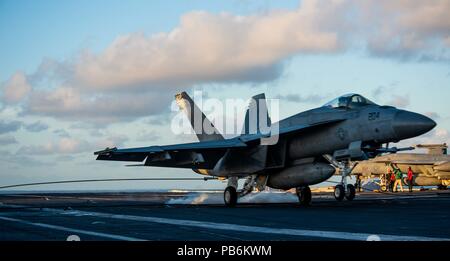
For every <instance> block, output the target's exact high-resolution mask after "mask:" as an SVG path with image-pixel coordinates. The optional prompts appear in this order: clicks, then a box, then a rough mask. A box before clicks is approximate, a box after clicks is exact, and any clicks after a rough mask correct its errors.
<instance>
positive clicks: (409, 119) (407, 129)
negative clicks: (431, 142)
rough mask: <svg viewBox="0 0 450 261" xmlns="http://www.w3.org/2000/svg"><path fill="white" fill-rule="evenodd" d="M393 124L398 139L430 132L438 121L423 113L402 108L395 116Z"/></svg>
mask: <svg viewBox="0 0 450 261" xmlns="http://www.w3.org/2000/svg"><path fill="white" fill-rule="evenodd" d="M392 126H393V128H394V132H395V134H396V135H397V138H398V139H407V138H412V137H416V136H419V135H421V134H424V133H426V132H428V131H429V130H431V129H433V128H434V126H436V122H434V121H433V120H432V119H430V118H428V117H426V116H424V115H422V114H418V113H414V112H410V111H403V110H400V111H398V112H397V114H396V115H395V116H394V122H393V124H392Z"/></svg>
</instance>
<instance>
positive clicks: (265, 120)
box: [242, 93, 271, 135]
mask: <svg viewBox="0 0 450 261" xmlns="http://www.w3.org/2000/svg"><path fill="white" fill-rule="evenodd" d="M270 125H271V121H270V117H269V111H268V108H267V102H266V96H265V95H264V93H261V94H258V95H255V96H253V97H252V98H251V99H250V103H249V105H248V108H247V111H246V113H245V119H244V125H243V126H242V134H243V135H246V134H257V133H260V134H268V133H270Z"/></svg>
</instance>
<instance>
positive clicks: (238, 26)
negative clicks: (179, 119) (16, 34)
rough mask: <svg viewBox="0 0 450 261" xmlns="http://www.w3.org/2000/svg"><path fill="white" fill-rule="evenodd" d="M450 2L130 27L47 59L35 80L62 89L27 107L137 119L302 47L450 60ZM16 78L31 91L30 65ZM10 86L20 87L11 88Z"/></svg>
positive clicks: (316, 5) (66, 115)
mask: <svg viewBox="0 0 450 261" xmlns="http://www.w3.org/2000/svg"><path fill="white" fill-rule="evenodd" d="M449 10H450V1H448V0H430V1H414V0H400V1H388V0H379V1H378V0H368V1H356V0H334V1H323V0H304V1H301V4H300V6H299V7H298V8H297V9H295V10H272V11H267V12H264V13H258V14H254V15H247V16H240V15H233V14H230V13H219V14H216V13H209V12H203V11H194V12H190V13H187V14H185V15H183V16H182V17H181V19H180V23H179V25H178V26H176V27H175V28H174V29H173V30H171V31H169V32H161V33H158V34H154V35H150V36H147V35H144V34H143V33H140V32H135V33H129V34H124V35H121V36H118V37H117V38H116V39H115V40H114V41H112V43H111V44H110V45H109V46H108V47H107V48H105V49H104V50H102V51H99V52H98V53H94V52H92V51H90V50H85V51H83V52H81V53H79V54H77V55H75V58H73V59H70V60H64V61H62V62H57V61H55V60H52V59H45V60H44V62H43V63H42V65H41V66H40V67H39V68H38V70H37V71H36V72H35V73H33V74H31V75H30V76H29V78H30V79H31V81H32V82H33V84H34V83H35V82H39V81H41V80H42V79H46V81H48V80H49V79H50V80H51V79H53V81H54V82H55V85H56V86H58V87H56V88H53V89H52V88H46V89H45V90H42V89H39V88H37V87H36V86H33V88H34V90H32V91H31V92H32V93H31V95H30V99H29V100H28V101H27V103H26V105H25V106H24V108H25V110H24V114H35V115H43V116H51V117H55V118H63V119H70V120H74V119H75V120H78V121H86V120H88V121H93V122H96V123H101V124H104V123H110V122H115V121H123V120H131V119H135V118H137V117H142V116H149V115H155V114H158V113H160V112H162V111H163V110H164V108H167V106H168V104H169V101H170V100H171V99H173V95H174V93H175V92H177V91H179V90H184V89H189V88H191V87H193V86H194V85H198V84H203V83H214V82H221V83H229V82H239V83H242V82H268V81H272V80H275V79H277V78H279V77H280V75H281V74H282V72H283V65H284V64H285V61H287V60H288V59H290V58H291V57H293V56H295V55H298V54H314V53H339V52H344V51H347V50H349V49H352V48H360V47H361V46H362V47H364V48H365V49H367V50H368V52H369V53H370V54H372V55H374V56H380V57H388V58H393V59H401V60H407V59H415V60H428V61H430V60H435V61H450V53H449V52H450V50H449V45H448V42H449V40H448V39H449V35H450V22H449V21H450V19H447V16H448V11H449ZM300 73H301V72H300ZM9 82H10V83H11V84H9V85H8V84H6V85H7V86H16V85H17V86H21V87H20V88H12V87H10V88H5V93H4V99H5V100H9V101H10V102H13V101H15V102H17V101H20V100H21V99H23V98H24V97H25V96H27V93H28V92H30V91H29V89H30V86H29V84H28V83H27V81H26V76H25V75H24V74H23V73H17V74H15V75H14V76H13V77H12V78H11V79H10V81H9ZM12 83H16V84H12ZM9 89H10V90H15V91H16V92H17V93H16V92H12V91H11V93H10V94H6V93H7V92H6V90H9ZM19 90H21V91H19ZM291 98H295V97H291ZM393 102H394V103H395V104H396V105H398V106H399V107H404V106H406V105H408V103H409V101H408V99H406V98H401V97H397V98H396V99H394V100H393ZM395 104H394V105H395Z"/></svg>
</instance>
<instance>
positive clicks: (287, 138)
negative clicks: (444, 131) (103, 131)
mask: <svg viewBox="0 0 450 261" xmlns="http://www.w3.org/2000/svg"><path fill="white" fill-rule="evenodd" d="M175 97H176V101H177V103H178V105H179V106H180V108H181V109H182V110H184V111H185V112H186V114H187V116H188V118H189V120H190V122H191V125H192V127H193V128H194V129H195V130H196V131H195V133H196V135H197V137H198V139H199V142H193V143H184V144H175V145H166V146H148V147H140V148H130V149H117V148H111V149H110V148H107V149H105V150H102V151H97V152H95V153H94V154H95V155H98V156H97V160H112V161H131V162H142V164H139V165H140V166H158V167H172V168H189V169H192V170H193V171H194V172H196V173H198V174H202V175H207V176H212V177H218V178H220V179H226V180H227V187H226V188H225V191H224V202H225V205H226V206H235V205H236V203H237V200H238V197H242V196H244V195H246V194H247V193H249V192H251V191H254V190H256V191H261V190H263V189H264V188H265V187H270V188H275V189H283V190H288V189H291V188H295V189H296V193H297V196H298V198H299V201H300V204H302V205H309V204H310V202H311V190H310V188H309V186H310V185H313V184H318V183H321V182H323V181H326V180H327V179H328V178H330V177H331V176H333V174H334V173H335V168H334V167H333V166H332V165H331V163H333V164H334V165H336V166H338V167H339V169H340V170H341V172H342V173H344V175H342V180H341V182H340V183H339V184H338V185H336V186H335V189H334V196H335V198H336V199H337V200H343V199H344V197H345V198H346V199H347V200H352V199H353V198H354V197H355V187H354V186H353V185H352V184H347V176H348V175H349V174H350V172H351V168H352V167H354V166H351V162H353V161H354V160H358V159H367V158H372V157H374V156H376V155H378V154H380V153H383V152H387V149H384V148H383V146H382V145H383V144H384V143H388V142H398V141H400V140H402V139H408V138H412V137H415V136H418V135H421V134H424V133H426V132H428V131H429V130H431V129H432V128H434V126H435V125H436V123H435V122H434V121H433V120H431V119H429V118H428V117H426V116H424V115H421V114H418V113H414V112H410V111H406V110H401V109H397V108H395V107H392V106H380V105H377V104H375V103H374V102H372V101H370V100H368V99H366V98H364V97H363V96H361V95H359V94H347V95H343V96H341V97H338V98H336V99H334V100H332V101H330V102H328V103H326V104H325V105H323V106H321V107H318V108H314V109H311V110H307V111H304V112H300V113H298V114H295V115H293V116H291V117H288V118H286V119H283V120H281V121H279V122H277V123H270V117H269V115H268V112H267V111H268V110H267V104H266V100H265V95H264V94H259V95H256V96H254V97H252V99H250V105H249V107H248V109H247V111H246V116H245V120H244V131H243V134H242V135H239V136H237V137H234V138H230V139H225V138H224V137H223V136H222V135H221V134H220V133H219V132H218V131H217V129H216V128H215V127H214V125H213V124H212V123H211V122H210V121H209V120H208V118H207V117H206V116H205V115H204V114H203V113H202V112H201V111H200V109H199V108H198V107H197V106H196V105H195V103H194V102H193V100H192V99H191V98H190V97H189V96H188V95H187V94H186V93H185V92H183V93H180V94H177V95H176V96H175ZM255 110H256V112H258V113H263V114H264V112H265V116H267V122H268V123H269V125H270V126H271V131H270V133H267V132H262V131H261V128H260V126H261V119H264V117H257V120H256V123H253V122H251V119H252V117H251V115H252V112H254V111H255ZM195 115H200V116H199V117H194V116H195ZM253 118H254V117H253ZM199 119H200V122H201V123H203V124H201V125H200V126H201V127H200V129H198V125H195V122H196V121H198V120H199ZM252 124H253V125H255V126H256V131H252V132H249V131H248V130H249V126H250V125H252ZM205 126H206V127H207V129H208V131H205ZM273 126H277V128H276V129H277V131H274V132H275V133H272V130H273V129H275V128H272V127H273ZM211 130H212V131H211ZM274 136H275V137H276V138H277V140H278V142H276V143H275V144H267V143H265V142H263V141H264V140H265V139H267V138H270V137H274ZM243 178H245V179H246V180H245V183H244V186H243V188H242V189H241V190H239V191H238V179H243Z"/></svg>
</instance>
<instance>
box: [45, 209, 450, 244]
mask: <svg viewBox="0 0 450 261" xmlns="http://www.w3.org/2000/svg"><path fill="white" fill-rule="evenodd" d="M44 210H45V211H50V212H59V213H60V214H65V215H73V216H84V215H86V216H94V217H99V218H110V219H119V220H130V221H139V222H150V223H158V224H167V225H175V226H189V227H198V228H206V229H215V230H225V231H237V232H250V233H263V234H276V235H289V236H304V237H319V238H332V239H341V240H363V241H365V240H367V238H368V237H369V236H372V235H374V234H376V233H353V232H341V231H322V230H308V229H289V228H269V227H259V226H246V225H236V224H229V223H216V222H206V221H195V220H185V219H171V218H159V217H148V216H131V215H122V214H112V213H100V212H88V211H78V210H74V211H61V210H56V209H44ZM376 235H377V236H379V237H380V239H381V240H383V241H450V238H437V237H424V236H399V235H386V234H376Z"/></svg>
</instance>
